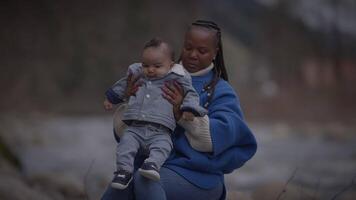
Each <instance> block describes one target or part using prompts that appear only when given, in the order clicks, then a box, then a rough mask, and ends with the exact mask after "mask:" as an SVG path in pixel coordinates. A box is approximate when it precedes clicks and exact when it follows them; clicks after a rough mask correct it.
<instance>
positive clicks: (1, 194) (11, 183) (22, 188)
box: [0, 175, 51, 200]
mask: <svg viewBox="0 0 356 200" xmlns="http://www.w3.org/2000/svg"><path fill="white" fill-rule="evenodd" d="M0 199H4V200H47V199H48V200H50V199H51V198H49V197H48V196H46V195H45V194H41V193H40V192H38V191H36V190H34V189H32V188H30V187H29V186H28V185H26V184H25V183H24V182H23V180H21V179H19V178H17V177H14V176H11V175H10V176H4V175H2V176H1V178H0Z"/></svg>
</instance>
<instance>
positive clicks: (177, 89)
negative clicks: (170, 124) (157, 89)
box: [162, 81, 184, 121]
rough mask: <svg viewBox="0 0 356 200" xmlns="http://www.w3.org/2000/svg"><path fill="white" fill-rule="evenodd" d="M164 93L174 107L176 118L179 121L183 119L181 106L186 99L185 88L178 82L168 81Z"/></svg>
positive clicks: (163, 89)
mask: <svg viewBox="0 0 356 200" xmlns="http://www.w3.org/2000/svg"><path fill="white" fill-rule="evenodd" d="M162 91H163V94H162V96H163V97H164V98H165V99H167V100H168V101H169V102H170V103H171V104H172V105H173V113H174V118H175V119H176V121H178V120H179V119H180V118H181V117H182V111H181V110H180V106H181V105H182V102H183V98H184V91H183V87H182V86H181V85H180V84H179V83H178V82H177V81H169V82H168V81H167V82H166V83H165V84H164V87H162Z"/></svg>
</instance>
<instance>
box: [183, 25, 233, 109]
mask: <svg viewBox="0 0 356 200" xmlns="http://www.w3.org/2000/svg"><path fill="white" fill-rule="evenodd" d="M192 27H204V28H206V29H208V30H210V31H214V32H215V33H216V39H217V47H218V52H217V54H216V57H215V59H214V60H213V63H214V78H213V79H212V80H211V82H210V83H208V84H207V85H206V86H205V87H204V90H206V91H207V93H208V100H207V102H206V103H205V104H204V107H205V108H207V107H208V106H209V105H210V103H211V100H212V98H213V96H214V92H215V85H216V84H217V83H218V81H219V78H222V79H224V80H225V81H228V80H229V78H228V75H227V71H226V68H225V63H224V55H223V45H222V40H221V31H220V28H219V26H218V25H217V24H216V23H215V22H212V21H206V20H196V21H195V22H193V23H192V24H191V26H190V27H189V30H190V29H191V28H192Z"/></svg>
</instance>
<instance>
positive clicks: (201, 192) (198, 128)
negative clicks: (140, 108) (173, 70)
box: [102, 20, 257, 200]
mask: <svg viewBox="0 0 356 200" xmlns="http://www.w3.org/2000/svg"><path fill="white" fill-rule="evenodd" d="M222 50H223V49H222V42H221V32H220V28H219V27H218V26H217V25H216V24H215V23H213V22H210V21H202V20H198V21H196V22H194V23H193V24H192V25H191V26H190V27H189V29H188V30H187V32H186V35H185V41H184V47H183V50H182V54H181V63H182V65H183V66H184V68H185V69H186V70H187V71H188V72H189V73H190V74H191V76H192V82H193V86H194V88H195V89H196V91H197V92H198V93H199V96H200V103H201V105H203V106H204V107H205V108H206V109H208V111H209V113H208V116H205V117H203V118H196V119H195V120H194V121H193V122H184V121H182V120H180V117H181V113H180V111H179V106H180V104H181V102H182V99H183V97H182V92H181V91H180V87H179V85H177V84H173V86H172V84H167V86H166V87H165V88H163V91H164V97H165V98H166V99H167V100H168V101H170V102H171V103H172V104H173V105H174V108H175V109H174V113H175V117H176V120H177V121H178V124H179V125H180V126H178V127H177V128H176V130H175V132H174V133H173V135H172V140H173V146H174V149H173V151H172V153H171V155H170V157H169V158H168V160H167V161H166V162H165V164H164V165H163V167H162V168H161V171H160V176H161V180H160V181H159V182H155V181H151V180H149V179H146V178H144V177H142V176H140V175H138V174H137V173H136V174H135V177H134V181H133V184H131V185H130V186H129V187H128V188H127V189H126V190H114V189H112V188H110V187H108V189H107V190H106V192H105V194H104V195H103V198H102V199H103V200H108V199H136V200H141V199H149V200H150V199H153V200H161V199H162V200H163V199H168V200H175V199H204V200H210V199H211V200H218V199H225V195H226V191H225V185H224V174H226V173H230V172H232V171H233V170H234V169H237V168H239V167H241V166H242V165H243V164H244V163H245V162H246V161H247V160H249V159H250V158H251V157H252V156H253V155H254V154H255V152H256V147H257V146H256V141H255V138H254V136H253V135H252V133H251V131H250V130H249V128H248V127H247V125H246V124H245V122H244V121H243V115H242V112H241V109H240V105H239V100H238V97H237V95H236V94H235V92H234V91H233V89H232V88H231V86H230V85H229V84H228V82H227V81H228V76H227V73H226V69H225V66H224V59H223V51H222ZM183 127H184V128H183ZM137 160H139V159H137Z"/></svg>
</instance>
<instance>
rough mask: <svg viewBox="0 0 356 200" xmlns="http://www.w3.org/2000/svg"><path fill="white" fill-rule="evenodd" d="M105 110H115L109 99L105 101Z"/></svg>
mask: <svg viewBox="0 0 356 200" xmlns="http://www.w3.org/2000/svg"><path fill="white" fill-rule="evenodd" d="M104 108H105V110H112V108H113V105H112V103H111V102H110V101H109V100H108V99H105V100H104Z"/></svg>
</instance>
